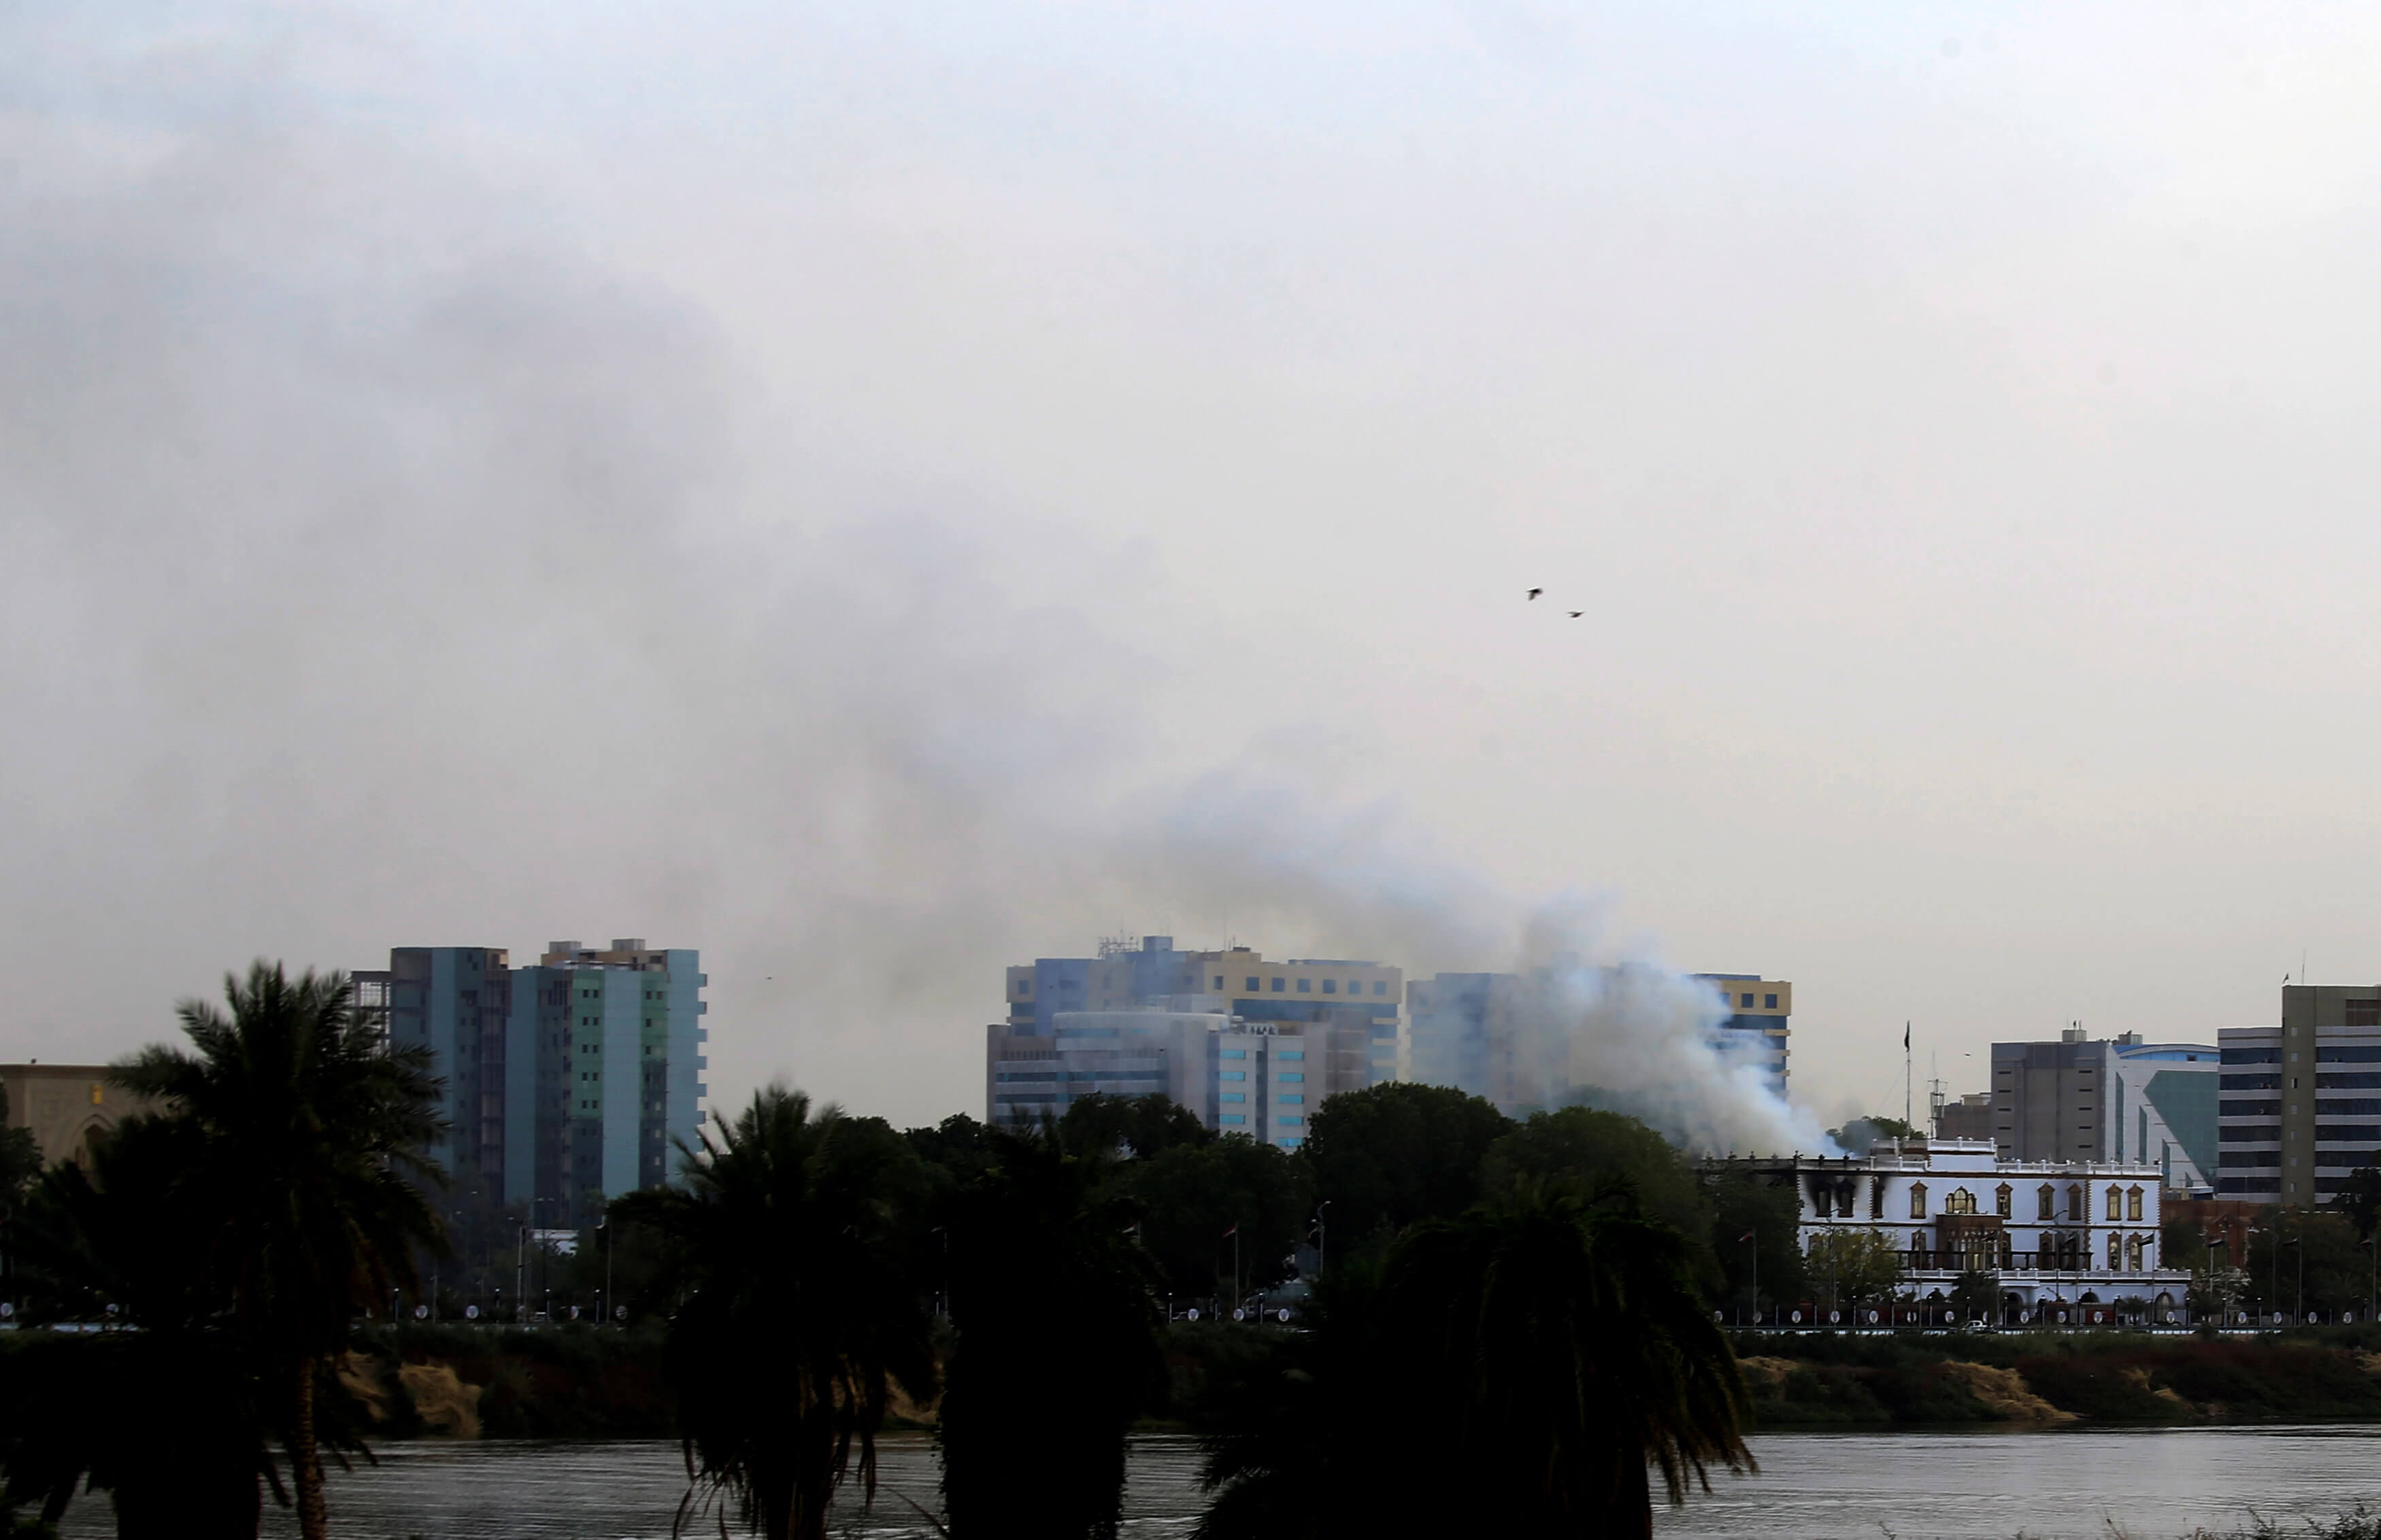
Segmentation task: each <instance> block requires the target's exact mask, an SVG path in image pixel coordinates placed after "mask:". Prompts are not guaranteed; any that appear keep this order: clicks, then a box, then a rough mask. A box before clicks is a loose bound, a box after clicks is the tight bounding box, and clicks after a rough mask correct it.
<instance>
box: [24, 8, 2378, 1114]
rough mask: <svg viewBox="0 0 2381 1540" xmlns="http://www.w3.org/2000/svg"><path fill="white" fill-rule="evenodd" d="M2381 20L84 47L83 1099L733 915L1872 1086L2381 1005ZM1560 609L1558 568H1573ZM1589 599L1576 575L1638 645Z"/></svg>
mask: <svg viewBox="0 0 2381 1540" xmlns="http://www.w3.org/2000/svg"><path fill="white" fill-rule="evenodd" d="M2376 65H2381V15H2376V14H2373V13H2367V12H2363V11H2361V10H2359V9H2358V8H2355V7H2347V6H2247V5H2244V6H2193V5H2174V4H2160V5H2146V4H2144V5H2091V4H2084V5H2057V6H2051V5H2039V6H2021V5H2015V4H1988V5H1982V6H1976V5H1967V6H1942V5H1927V4H1909V3H1898V4H1893V5H1882V4H1880V5H1858V4H1846V5H1838V6H1774V5H1762V4H1758V3H1747V0H1736V3H1731V4H1728V5H1698V4H1691V3H1672V4H1664V5H1660V6H1651V5H1637V6H1631V5H1620V4H1615V5H1605V6H1589V5H1557V4H1553V3H1551V0H1547V3H1539V0H1443V3H1432V4H1423V3H1400V0H1369V3H1366V4H1363V5H1355V4H1343V3H1337V0H1317V3H1315V4H1312V5H1308V6H1298V7H1292V8H1289V9H1288V11H1285V10H1284V9H1283V8H1282V7H1278V6H1254V5H1239V4H1232V3H1213V4H1206V5H1202V6H1163V5H1157V4H1151V3H1117V4H1107V5H1094V4H1056V3H1051V4H1032V3H1028V0H969V3H967V4H963V5H962V4H946V5H935V4H912V3H906V0H869V3H866V4H839V3H836V0H820V3H814V4H806V5H802V6H785V5H782V4H776V5H757V4H756V5H744V4H738V3H734V0H720V3H718V4H714V5H709V6H701V7H689V6H661V5H653V4H608V5H604V6H586V5H573V6H562V5H534V4H521V5H512V6H484V5H471V6H467V5H460V4H436V3H425V4H412V5H407V6H396V5H385V6H379V5H342V4H336V3H315V4H307V5H281V6H276V5H265V4H256V5H237V4H187V5H151V4H138V3H131V0H128V3H127V4H124V5H119V6H36V5H23V4H19V5H12V6H0V723H5V724H6V729H5V731H0V792H5V795H0V906H4V907H0V923H5V925H6V933H7V935H8V936H9V940H10V944H11V949H12V951H13V952H14V955H15V966H14V967H13V968H11V969H10V971H9V983H8V985H7V988H6V992H5V996H0V1002H5V1003H0V1057H6V1058H23V1057H38V1058H42V1059H45V1060H55V1061H65V1060H83V1061H88V1060H97V1059H104V1058H106V1057H113V1056H115V1055H117V1054H120V1053H123V1052H126V1051H128V1050H129V1049H132V1048H134V1047H136V1046H138V1045H141V1044H143V1043H146V1042H151V1041H156V1040H160V1039H162V1038H164V1037H165V1036H167V1035H169V1034H170V1033H171V1032H172V1030H173V1017H172V1010H173V1006H174V1003H175V1002H176V1001H177V999H180V998H183V997H186V996H193V995H205V994H211V993H213V992H214V991H216V990H217V989H219V988H220V981H221V978H222V976H223V974H224V973H225V972H226V970H229V969H233V968H238V967H242V966H244V965H245V964H246V962H247V961H248V960H249V959H251V958H255V957H267V958H275V959H286V960H287V962H288V963H290V964H291V965H292V966H293V967H294V966H300V965H309V966H315V967H323V968H334V967H336V968H354V967H372V966H379V965H384V963H385V956H386V952H387V949H388V948H389V947H392V946H421V945H475V946H497V947H509V948H511V949H512V952H513V955H514V957H515V958H516V959H524V958H527V957H530V956H532V955H533V954H534V953H535V951H536V950H538V949H539V948H540V947H542V946H543V944H544V943H546V942H547V941H549V940H555V939H561V938H569V939H573V940H578V941H580V942H582V943H590V944H592V943H601V942H604V941H608V940H609V939H610V938H612V937H614V936H627V935H639V936H642V937H644V938H645V939H646V940H647V941H648V942H649V943H650V944H652V945H654V946H670V947H700V948H701V949H702V954H703V959H704V967H705V971H706V972H707V973H708V974H709V977H710V985H709V988H708V990H707V997H708V998H709V1000H710V1002H711V1009H710V1016H709V1019H708V1021H709V1025H710V1027H711V1029H712V1042H711V1044H710V1069H709V1071H708V1075H707V1080H708V1082H709V1084H710V1087H711V1091H712V1099H713V1104H714V1106H725V1105H729V1104H732V1103H734V1102H737V1101H740V1100H741V1099H742V1098H744V1097H745V1096H746V1095H748V1094H749V1093H750V1092H751V1089H752V1088H753V1087H755V1086H757V1085H759V1084H762V1083H763V1082H767V1081H769V1080H771V1079H773V1078H782V1079H785V1080H788V1081H789V1082H793V1083H796V1084H798V1085H800V1086H802V1087H803V1088H805V1089H808V1090H810V1091H812V1093H814V1094H817V1095H819V1096H822V1097H826V1098H832V1099H836V1100H838V1101H841V1102H842V1103H844V1104H845V1105H847V1106H851V1107H853V1108H854V1109H856V1110H861V1111H865V1112H873V1113H881V1114H883V1115H885V1116H886V1117H889V1118H894V1119H895V1120H897V1121H899V1122H905V1123H908V1122H919V1121H925V1120H931V1119H935V1118H941V1117H943V1116H946V1114H948V1113H952V1112H959V1111H970V1112H978V1113H980V1112H981V1110H982V1107H981V1101H982V1094H983V1082H982V1075H983V1059H982V1054H983V1027H984V1024H985V1023H986V1022H988V1021H993V1020H995V1019H996V1018H997V1016H998V1015H999V1013H1000V1010H1001V998H1002V997H1001V986H1002V973H1001V970H1002V968H1003V967H1004V965H1006V964H1008V963H1011V962H1019V961H1024V960H1028V959H1032V958H1033V957H1035V956H1070V955H1081V954H1082V953H1084V952H1086V951H1087V950H1088V949H1089V948H1090V946H1091V944H1092V942H1093V938H1094V937H1095V936H1098V935H1106V934H1136V935H1137V934H1142V933H1154V932H1163V933H1166V934H1171V935H1174V936H1176V937H1177V939H1178V942H1180V943H1181V944H1183V945H1186V946H1190V945H1197V946H1207V945H1219V944H1223V943H1225V942H1227V941H1236V942H1238V943H1239V944H1242V945H1248V946H1252V947H1257V948H1259V949H1261V950H1262V951H1264V953H1266V954H1267V955H1269V956H1275V957H1285V956H1287V957H1299V956H1331V957H1349V956H1353V957H1366V958H1377V959H1381V960H1384V961H1388V962H1392V963H1396V964H1398V965H1399V966H1401V967H1403V968H1405V969H1406V970H1407V971H1408V973H1409V976H1411V975H1413V974H1416V973H1423V974H1426V973H1428V972H1434V971H1436V970H1439V969H1460V968H1483V967H1496V966H1502V965H1507V964H1508V963H1509V962H1510V961H1511V959H1513V958H1515V957H1518V956H1520V955H1522V953H1523V951H1524V949H1525V947H1526V945H1527V942H1526V939H1525V938H1526V937H1527V936H1528V935H1530V934H1531V933H1532V925H1533V924H1536V923H1539V921H1540V920H1541V919H1542V917H1543V916H1545V914H1547V913H1558V914H1562V915H1565V916H1569V917H1573V918H1577V917H1580V916H1585V917H1587V918H1585V919H1584V920H1583V921H1581V922H1580V923H1581V927H1582V934H1584V935H1587V936H1588V937H1589V938H1590V943H1591V945H1592V947H1593V949H1594V950H1595V952H1596V953H1597V954H1598V955H1601V956H1606V957H1609V958H1613V959H1646V960H1654V961H1659V962H1662V963H1664V964H1667V965H1668V966H1671V967H1675V968H1679V969H1685V970H1691V971H1703V970H1711V971H1727V972H1758V973H1762V974H1764V975H1765V976H1768V977H1771V978H1785V979H1790V980H1791V981H1793V983H1794V985H1795V1004H1796V1016H1795V1022H1794V1039H1793V1061H1792V1063H1793V1078H1792V1087H1793V1094H1794V1095H1795V1097H1796V1099H1797V1100H1798V1101H1799V1102H1801V1103H1802V1104H1803V1105H1804V1106H1806V1107H1807V1108H1808V1109H1809V1110H1810V1111H1811V1113H1812V1114H1813V1117H1815V1118H1821V1119H1823V1120H1825V1121H1834V1120H1836V1119H1837V1118H1841V1117H1843V1116H1845V1115H1847V1114H1849V1113H1850V1112H1852V1111H1855V1110H1860V1109H1863V1108H1866V1109H1875V1110H1898V1107H1897V1104H1898V1102H1899V1097H1900V1095H1901V1092H1902V1086H1901V1083H1900V1082H1901V1068H1902V1066H1901V1061H1900V1056H1899V1052H1898V1051H1897V1050H1898V1046H1899V1037H1900V1034H1901V1030H1902V1024H1903V1022H1904V1021H1911V1022H1913V1023H1914V1027H1913V1039H1914V1042H1915V1045H1916V1059H1917V1063H1916V1073H1917V1076H1918V1078H1919V1080H1920V1082H1921V1084H1920V1087H1919V1094H1920V1096H1921V1098H1922V1099H1923V1094H1924V1085H1923V1082H1924V1081H1925V1079H1926V1078H1927V1076H1928V1075H1929V1074H1930V1072H1939V1073H1940V1074H1941V1076H1942V1077H1943V1079H1944V1080H1945V1082H1946V1089H1947V1090H1948V1092H1949V1093H1950V1094H1954V1095H1957V1094H1960V1093H1961V1092H1963V1091H1968V1090H1977V1089H1982V1088H1983V1087H1984V1083H1985V1079H1984V1062H1985V1057H1986V1051H1987V1045H1989V1044H1990V1043H1991V1042H1993V1041H1995V1040H1996V1039H2011V1038H2031V1037H2042V1036H2048V1035H2051V1034H2053V1033H2056V1032H2057V1029H2058V1028H2059V1027H2060V1026H2061V1025H2062V1024H2064V1023H2066V1022H2068V1021H2081V1022H2082V1023H2083V1024H2084V1026H2085V1027H2086V1029H2087V1030H2088V1031H2090V1032H2092V1033H2094V1035H2101V1034H2105V1033H2117V1032H2126V1031H2138V1032H2142V1033H2147V1034H2149V1035H2150V1036H2152V1037H2153V1038H2156V1037H2167V1038H2180V1039H2192V1040H2199V1041H2206V1040H2208V1039H2209V1036H2210V1034H2212V1033H2214V1032H2215V1031H2216V1029H2217V1028H2219V1027H2222V1026H2226V1025H2237V1024H2242V1023H2248V1022H2256V1021H2273V1020H2275V1019H2276V1017H2277V1009H2278V996H2277V993H2276V991H2277V987H2278V986H2279V984H2280V983H2281V981H2282V979H2283V976H2284V975H2285V974H2296V973H2298V972H2300V970H2301V967H2302V958H2303V959H2304V966H2305V967H2306V968H2307V969H2308V970H2309V971H2310V976H2311V977H2313V978H2314V980H2315V981H2317V982H2342V983H2345V982H2357V981H2366V980H2370V979H2372V978H2374V977H2376V976H2381V947H2376V946H2375V940H2374V938H2375V935H2376V922H2381V801H2376V799H2375V795H2374V794H2373V791H2372V776H2371V774H2370V772H2369V769H2368V766H2369V765H2370V764H2373V763H2374V762H2375V757H2376V753H2381V691H2377V690H2376V685H2381V645H2376V643H2381V590H2376V586H2375V581H2374V580H2375V575H2376V571H2381V560H2376V558H2381V519H2375V517H2374V511H2375V497H2374V484H2373V483H2374V475H2373V469H2374V462H2375V455H2374V451H2373V449H2372V440H2373V430H2372V427H2371V424H2372V422H2374V421H2375V418H2376V415H2381V412H2376V409H2381V383H2376V377H2375V372H2374V371H2373V370H2372V368H2371V366H2370V361H2371V360H2372V359H2373V358H2374V357H2375V354H2376V352H2381V348H2376V344H2377V343H2381V287H2376V286H2375V284H2374V283H2373V282H2372V280H2371V275H2372V273H2373V272H2374V270H2375V259H2376V256H2381V97H2376V96H2375V94H2374V93H2373V92H2372V91H2371V89H2370V81H2371V80H2372V79H2373V78H2374V75H2375V67H2376ZM1532 587H1542V588H1544V589H1545V598H1544V599H1542V600H1539V601H1536V602H1529V601H1525V600H1524V599H1523V597H1522V595H1523V593H1524V592H1525V591H1526V590H1527V589H1529V588H1532ZM1574 610H1576V611H1579V612H1580V614H1579V615H1578V616H1577V617H1572V616H1571V614H1570V613H1569V612H1571V611H1574Z"/></svg>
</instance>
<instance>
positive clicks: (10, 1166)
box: [0, 1085, 42, 1262]
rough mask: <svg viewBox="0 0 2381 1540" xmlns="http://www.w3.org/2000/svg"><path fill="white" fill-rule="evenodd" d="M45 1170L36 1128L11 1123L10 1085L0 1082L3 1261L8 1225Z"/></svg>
mask: <svg viewBox="0 0 2381 1540" xmlns="http://www.w3.org/2000/svg"><path fill="white" fill-rule="evenodd" d="M41 1174H42V1147H41V1146H40V1145H39V1144H36V1143H33V1131H32V1130H31V1129H16V1128H10V1127H9V1126H8V1088H7V1087H6V1086H5V1085H0V1262H4V1261H5V1260H6V1256H7V1252H8V1226H9V1224H10V1222H11V1221H13V1220H14V1219H15V1218H16V1216H17V1215H18V1210H19V1209H20V1208H21V1207H22V1206H23V1204H24V1201H25V1193H26V1191H27V1190H28V1189H30V1188H31V1186H32V1185H33V1183H34V1181H35V1180H36V1179H38V1178H39V1177H40V1176H41Z"/></svg>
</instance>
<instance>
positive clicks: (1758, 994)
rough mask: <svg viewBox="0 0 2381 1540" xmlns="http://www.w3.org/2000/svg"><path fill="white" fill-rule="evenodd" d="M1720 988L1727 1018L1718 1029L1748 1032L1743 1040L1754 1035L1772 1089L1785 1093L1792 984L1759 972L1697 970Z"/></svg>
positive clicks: (1778, 1092)
mask: <svg viewBox="0 0 2381 1540" xmlns="http://www.w3.org/2000/svg"><path fill="white" fill-rule="evenodd" d="M1695 977H1697V978H1699V979H1702V980H1703V982H1704V983H1706V984H1710V985H1711V986H1712V987H1713V988H1715V989H1716V990H1718V991H1719V994H1720V1000H1721V1002H1722V1003H1723V1004H1725V1005H1726V1006H1727V1007H1728V1019H1727V1020H1726V1021H1722V1022H1721V1023H1720V1024H1719V1025H1720V1030H1721V1031H1722V1032H1726V1033H1749V1034H1752V1036H1751V1037H1750V1038H1748V1039H1746V1041H1752V1039H1754V1038H1757V1039H1758V1040H1759V1042H1760V1045H1761V1046H1760V1048H1759V1050H1758V1052H1759V1053H1760V1055H1761V1059H1760V1062H1762V1063H1764V1064H1765V1065H1766V1066H1767V1068H1768V1070H1769V1082H1770V1085H1771V1086H1772V1088H1773V1089H1775V1090H1776V1091H1777V1094H1779V1095H1781V1096H1783V1095H1784V1094H1786V1054H1787V1039H1788V1038H1789V1037H1790V1036H1791V1035H1792V1020H1791V1019H1792V1017H1793V1014H1794V986H1793V985H1792V984H1789V983H1787V982H1786V981H1785V980H1784V979H1764V978H1763V977H1762V976H1761V975H1760V974H1758V973H1697V974H1696V975H1695Z"/></svg>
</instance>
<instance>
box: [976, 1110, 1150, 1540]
mask: <svg viewBox="0 0 2381 1540" xmlns="http://www.w3.org/2000/svg"><path fill="white" fill-rule="evenodd" d="M986 1143H987V1145H988V1153H989V1155H990V1157H991V1158H990V1163H989V1165H988V1167H987V1168H986V1169H985V1170H984V1171H983V1173H982V1175H980V1176H979V1177H978V1178H977V1179H975V1180H974V1181H972V1182H971V1183H970V1184H969V1186H968V1187H967V1188H966V1189H965V1190H964V1191H962V1192H959V1193H958V1194H957V1195H956V1197H955V1199H954V1201H953V1203H952V1204H951V1211H950V1214H949V1216H948V1217H949V1226H950V1240H951V1253H950V1266H951V1321H952V1325H953V1326H954V1327H955V1328H956V1330H957V1332H958V1346H957V1348H956V1349H955V1350H954V1351H953V1352H952V1355H951V1367H950V1383H949V1388H948V1389H947V1390H946V1393H945V1394H944V1397H943V1408H942V1419H941V1423H940V1426H939V1433H940V1436H941V1441H942V1455H943V1499H944V1503H945V1506H946V1509H947V1510H948V1512H949V1515H950V1532H951V1534H954V1535H956V1536H958V1537H959V1540H971V1537H981V1536H990V1535H1007V1534H1017V1533H1019V1528H1018V1526H1019V1523H1020V1514H1024V1513H1029V1512H1030V1513H1031V1514H1032V1532H1033V1533H1034V1534H1037V1535H1044V1536H1048V1537H1050V1540H1103V1537H1108V1536H1113V1535H1114V1534H1116V1530H1117V1518H1118V1514H1119V1511H1120V1509H1121V1508H1122V1506H1123V1498H1124V1478H1125V1438H1126V1435H1127V1434H1128V1433H1129V1431H1130V1429H1131V1426H1132V1421H1133V1418H1134V1417H1136V1416H1137V1415H1139V1414H1140V1413H1141V1412H1142V1410H1144V1409H1145V1408H1146V1407H1148V1406H1149V1405H1150V1404H1151V1403H1152V1401H1153V1400H1154V1399H1156V1397H1157V1396H1158V1394H1159V1392H1160V1390H1161V1389H1162V1387H1163V1385H1164V1381H1165V1372H1166V1368H1165V1359H1164V1355H1163V1352H1162V1351H1161V1348H1160V1344H1159V1339H1158V1332H1159V1329H1160V1323H1161V1318H1162V1316H1163V1315H1164V1310H1163V1309H1162V1307H1161V1306H1160V1305H1159V1304H1158V1302H1157V1301H1156V1298H1155V1295H1154V1289H1153V1285H1154V1281H1155V1277H1156V1274H1155V1270H1154V1267H1153V1266H1152V1265H1151V1263H1150V1260H1149V1258H1148V1256H1147V1254H1146V1253H1143V1252H1142V1249H1141V1246H1140V1243H1139V1241H1138V1240H1137V1239H1136V1237H1135V1236H1134V1235H1132V1234H1131V1233H1129V1232H1130V1231H1131V1230H1132V1229H1133V1228H1134V1227H1133V1224H1132V1221H1133V1218H1134V1215H1133V1213H1132V1211H1131V1210H1130V1208H1129V1206H1128V1204H1127V1203H1126V1201H1125V1200H1124V1198H1123V1197H1122V1195H1121V1193H1120V1192H1119V1191H1118V1190H1117V1187H1116V1185H1115V1184H1114V1183H1112V1182H1111V1181H1110V1180H1109V1177H1110V1175H1111V1173H1112V1168H1113V1167H1114V1166H1115V1164H1116V1160H1115V1146H1114V1144H1113V1143H1112V1142H1109V1141H1105V1140H1099V1139H1095V1140H1094V1141H1093V1144H1092V1145H1091V1147H1088V1148H1083V1149H1069V1148H1068V1146H1067V1142H1066V1139H1065V1137H1064V1131H1062V1130H1061V1128H1060V1127H1059V1126H1058V1124H1057V1123H1056V1120H1055V1119H1051V1120H1048V1121H1045V1122H1044V1125H1043V1127H1042V1128H1041V1130H1040V1131H1038V1132H1037V1133H1035V1134H1032V1135H1029V1136H1023V1137H1020V1136H1019V1135H1017V1134H1013V1133H1008V1132H994V1133H992V1134H991V1135H989V1136H988V1138H987V1140H986Z"/></svg>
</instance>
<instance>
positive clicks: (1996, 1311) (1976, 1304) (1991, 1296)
mask: <svg viewBox="0 0 2381 1540" xmlns="http://www.w3.org/2000/svg"><path fill="white" fill-rule="evenodd" d="M1951 1303H1952V1306H1953V1307H1954V1308H1955V1309H1957V1310H1958V1311H1959V1313H1960V1320H1962V1321H1998V1320H1999V1319H2000V1315H2001V1280H2000V1277H1999V1276H1998V1275H1997V1274H1995V1273H1988V1272H1985V1271H1984V1269H1983V1268H1981V1267H1970V1268H1968V1269H1966V1270H1965V1271H1963V1272H1962V1273H1960V1276H1959V1277H1958V1278H1956V1279H1955V1280H1953V1282H1952V1284H1951Z"/></svg>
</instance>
